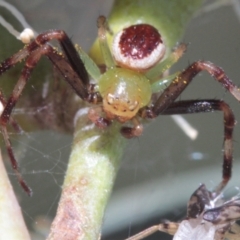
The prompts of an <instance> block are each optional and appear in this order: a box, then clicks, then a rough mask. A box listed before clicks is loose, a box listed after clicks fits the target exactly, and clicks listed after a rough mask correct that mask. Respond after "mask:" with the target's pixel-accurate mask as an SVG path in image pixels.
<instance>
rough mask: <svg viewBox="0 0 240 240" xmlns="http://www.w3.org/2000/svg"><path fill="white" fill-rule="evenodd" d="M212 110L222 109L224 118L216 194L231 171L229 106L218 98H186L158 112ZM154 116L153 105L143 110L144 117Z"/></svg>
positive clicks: (185, 112)
mask: <svg viewBox="0 0 240 240" xmlns="http://www.w3.org/2000/svg"><path fill="white" fill-rule="evenodd" d="M214 111H222V112H223V119H224V121H223V122H224V154H223V173H222V181H221V183H220V184H219V185H218V186H217V187H216V189H215V190H214V192H213V194H215V196H217V195H219V194H220V192H221V191H222V190H223V188H224V187H225V186H226V184H227V183H228V181H229V179H230V178H231V172H232V153H233V128H234V125H235V119H234V115H233V112H232V110H231V109H230V107H229V106H228V105H227V104H226V103H225V102H224V101H220V100H212V99H207V100H188V101H178V102H174V103H172V104H171V105H170V106H168V107H167V108H166V109H165V110H164V111H163V112H161V113H160V114H161V115H173V114H189V113H203V112H214ZM154 116H156V115H155V112H154V107H152V108H149V109H147V110H146V111H145V117H147V118H152V117H154Z"/></svg>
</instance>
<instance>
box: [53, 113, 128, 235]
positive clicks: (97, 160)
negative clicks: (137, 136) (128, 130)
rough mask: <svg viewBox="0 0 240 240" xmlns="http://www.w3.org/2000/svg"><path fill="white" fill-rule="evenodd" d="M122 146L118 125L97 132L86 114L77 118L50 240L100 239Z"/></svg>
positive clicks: (123, 141) (122, 140)
mask: <svg viewBox="0 0 240 240" xmlns="http://www.w3.org/2000/svg"><path fill="white" fill-rule="evenodd" d="M85 110H86V108H85V109H83V110H80V111H79V112H80V113H81V112H83V111H85ZM77 115H78V114H77ZM124 146H125V139H123V137H122V136H121V135H120V133H119V124H117V123H115V124H113V125H112V126H111V127H109V128H107V129H104V130H99V129H98V128H97V127H95V126H94V125H93V124H92V123H90V122H89V120H88V118H87V115H86V114H84V115H81V116H80V117H79V118H78V120H77V124H76V131H75V134H74V141H73V147H72V153H71V156H70V160H69V165H68V170H67V173H66V177H65V181H64V184H63V192H62V196H61V200H60V203H59V208H58V211H57V216H56V218H55V220H54V222H53V225H52V228H51V233H50V235H49V237H48V239H49V240H50V239H51V240H53V239H58V240H61V239H64V240H66V239H78V240H80V239H89V240H93V239H99V237H100V230H101V229H100V228H101V224H102V219H103V214H104V210H105V206H106V204H107V201H108V198H109V195H110V193H111V190H112V187H113V184H114V180H115V177H116V174H117V171H118V168H119V165H120V163H121V161H120V159H121V156H122V153H123V150H124Z"/></svg>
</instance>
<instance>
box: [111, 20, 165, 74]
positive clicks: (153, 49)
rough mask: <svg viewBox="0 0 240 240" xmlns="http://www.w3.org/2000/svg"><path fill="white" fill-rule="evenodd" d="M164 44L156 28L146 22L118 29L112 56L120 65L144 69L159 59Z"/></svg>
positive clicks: (163, 50)
mask: <svg viewBox="0 0 240 240" xmlns="http://www.w3.org/2000/svg"><path fill="white" fill-rule="evenodd" d="M164 54H165V45H164V43H163V41H162V38H161V35H160V34H159V32H158V30H157V29H156V28H154V27H153V26H151V25H148V24H138V25H133V26H130V27H128V28H125V29H123V30H122V31H120V32H119V33H118V34H117V35H116V36H115V38H114V41H113V56H114V58H115V60H116V62H117V63H118V64H119V65H120V66H125V67H127V68H131V69H137V70H139V71H145V70H147V69H149V68H151V67H152V66H154V65H155V64H156V63H157V62H158V61H160V60H161V59H162V58H163V56H164Z"/></svg>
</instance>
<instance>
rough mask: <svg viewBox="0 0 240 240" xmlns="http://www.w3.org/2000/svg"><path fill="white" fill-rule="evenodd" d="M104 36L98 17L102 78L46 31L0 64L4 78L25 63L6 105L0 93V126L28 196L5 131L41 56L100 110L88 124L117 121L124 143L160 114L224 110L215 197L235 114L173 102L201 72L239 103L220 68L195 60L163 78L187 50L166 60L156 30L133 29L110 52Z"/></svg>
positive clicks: (56, 33)
mask: <svg viewBox="0 0 240 240" xmlns="http://www.w3.org/2000/svg"><path fill="white" fill-rule="evenodd" d="M107 31H108V27H107V22H106V18H105V17H103V16H100V17H99V18H98V40H99V44H100V49H101V52H102V55H103V58H104V61H105V66H103V67H101V70H103V73H101V71H100V67H99V66H97V65H96V64H95V63H94V62H93V61H92V60H91V59H90V58H89V57H88V56H87V54H86V53H84V52H83V51H82V50H81V49H80V48H77V47H74V45H73V43H72V42H71V40H70V38H69V37H68V36H67V35H66V33H65V32H64V31H62V30H50V31H47V32H44V33H42V34H39V35H38V36H37V37H36V38H35V39H34V40H33V41H32V42H31V43H29V44H28V45H26V46H25V47H24V48H23V49H22V50H20V51H19V52H17V53H16V54H14V55H13V56H12V57H10V58H8V59H6V60H5V61H3V62H2V63H1V64H0V74H3V73H4V72H5V71H7V70H8V69H9V68H11V67H13V66H14V65H15V64H16V63H18V62H20V61H22V60H24V59H25V65H24V67H23V69H22V72H21V76H20V78H19V80H18V81H17V83H16V85H15V87H14V89H13V92H12V94H11V96H10V97H9V99H8V100H7V101H6V100H5V99H4V97H3V95H2V94H0V100H1V102H2V104H3V106H4V109H3V110H2V113H1V117H0V127H1V131H2V134H3V137H4V141H5V145H6V147H7V150H8V154H9V157H10V160H11V164H12V168H13V169H14V171H15V173H16V175H17V178H18V180H19V182H20V184H21V186H22V187H23V189H24V190H25V191H26V192H27V193H28V194H29V195H30V194H31V189H30V188H29V187H28V185H27V184H26V183H25V181H24V179H23V178H22V176H21V175H20V173H19V167H18V164H17V161H16V159H15V157H14V153H13V150H12V147H11V142H10V140H9V135H8V131H7V128H6V127H7V124H8V123H9V122H11V117H10V116H11V113H12V110H13V108H14V106H15V104H16V102H17V101H18V99H19V97H20V95H21V93H22V90H23V89H24V87H25V85H26V83H27V81H28V79H29V77H30V76H31V72H32V70H33V69H34V68H35V66H36V64H37V63H38V61H39V59H40V58H41V57H42V56H43V55H45V56H47V58H48V59H49V60H50V61H51V62H52V64H53V65H54V66H55V67H56V68H57V69H58V71H59V72H60V73H61V75H62V76H63V78H64V80H65V81H66V82H68V83H69V85H70V86H71V87H72V88H73V90H74V91H75V92H76V94H77V95H78V96H79V97H80V98H81V99H82V100H84V101H86V102H89V103H92V104H97V105H98V106H99V107H98V108H92V109H90V110H89V113H88V116H89V119H90V120H91V121H92V122H93V123H95V124H96V125H97V126H98V127H99V128H106V127H107V126H109V125H110V124H111V122H112V121H119V122H121V123H122V124H123V127H122V128H121V134H122V135H123V136H124V137H126V138H132V137H136V136H140V135H141V134H142V131H143V127H142V124H141V122H140V119H141V118H146V119H152V118H155V117H157V116H158V115H172V114H187V113H201V112H212V111H222V112H223V114H224V156H223V177H222V182H221V183H220V184H219V186H218V187H217V188H216V190H215V192H216V194H219V193H220V191H221V190H222V189H223V188H224V186H225V185H226V184H227V182H228V181H229V179H230V177H231V167H232V132H233V127H234V124H235V120H234V116H233V113H232V111H231V109H230V108H229V106H228V105H227V104H226V103H225V102H224V101H220V100H213V99H205V100H188V101H175V100H176V98H177V97H178V96H179V95H180V94H181V93H182V92H183V91H184V89H185V88H186V87H187V86H188V84H189V83H190V82H191V81H192V80H193V78H194V77H195V76H196V75H197V74H198V73H199V72H201V71H203V70H205V71H207V72H208V73H209V74H210V75H211V76H213V78H214V79H215V80H216V81H218V82H219V83H221V84H222V86H223V87H224V88H226V89H227V90H228V91H229V92H230V93H231V94H232V95H233V96H234V97H235V98H236V99H237V100H240V91H239V89H238V88H237V87H236V86H235V85H234V83H233V82H232V81H231V80H230V79H229V78H228V77H227V75H226V74H225V73H224V71H223V70H222V69H221V68H220V67H218V66H216V65H214V64H213V63H211V62H206V61H197V62H195V63H193V64H191V65H190V66H188V67H187V68H186V69H185V70H184V71H182V72H179V73H176V74H173V75H170V76H168V77H164V76H165V72H166V71H167V69H168V68H169V67H171V66H172V65H173V64H174V63H175V62H176V61H177V60H178V59H179V58H180V57H181V56H182V54H183V53H184V51H185V49H186V45H184V44H180V45H179V46H178V47H176V49H175V50H174V51H173V52H172V53H171V54H170V55H169V56H165V52H166V48H167V46H166V45H165V42H164V41H163V39H162V36H161V34H160V33H159V32H158V30H157V29H156V28H155V27H154V26H151V25H149V24H137V25H132V26H129V27H127V28H125V29H123V30H122V31H121V32H119V33H117V34H116V35H115V38H114V41H113V45H112V48H113V49H110V46H109V45H108V42H107V39H106V35H107ZM54 39H55V40H58V41H59V43H60V46H61V48H62V50H63V53H64V54H60V53H59V52H58V51H57V50H56V49H54V48H53V47H52V46H51V45H49V44H48V43H49V42H50V41H51V40H54ZM89 76H91V77H92V78H93V79H94V80H95V81H96V84H92V83H90V80H89ZM126 122H130V123H132V126H129V125H128V126H125V125H124V124H125V123H126Z"/></svg>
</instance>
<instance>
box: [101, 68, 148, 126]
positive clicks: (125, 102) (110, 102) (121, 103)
mask: <svg viewBox="0 0 240 240" xmlns="http://www.w3.org/2000/svg"><path fill="white" fill-rule="evenodd" d="M98 83H99V92H100V94H101V96H102V98H103V109H104V112H105V113H106V115H107V117H108V118H110V119H113V118H117V119H118V120H119V121H120V122H125V121H128V120H130V119H132V118H133V117H134V116H135V115H136V114H137V112H138V110H139V109H140V108H142V107H144V106H146V105H147V104H148V103H149V101H150V98H151V95H152V93H151V86H150V81H149V80H148V79H147V78H146V77H145V76H144V75H143V74H142V73H138V72H135V71H133V70H130V69H123V68H117V67H115V68H112V69H109V70H108V71H107V72H105V73H104V74H103V75H102V76H101V77H100V79H99V82H98Z"/></svg>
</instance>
